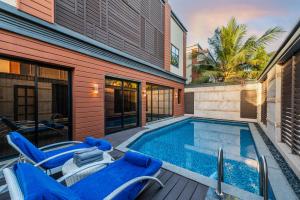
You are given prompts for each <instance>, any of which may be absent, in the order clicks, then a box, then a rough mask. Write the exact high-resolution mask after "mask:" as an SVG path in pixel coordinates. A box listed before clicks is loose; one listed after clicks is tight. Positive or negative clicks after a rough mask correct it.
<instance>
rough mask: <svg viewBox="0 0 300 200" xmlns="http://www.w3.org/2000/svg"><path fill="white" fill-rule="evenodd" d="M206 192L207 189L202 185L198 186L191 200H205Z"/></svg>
mask: <svg viewBox="0 0 300 200" xmlns="http://www.w3.org/2000/svg"><path fill="white" fill-rule="evenodd" d="M207 190H208V187H203V185H201V184H198V185H197V188H196V190H195V191H194V194H193V196H192V198H191V200H199V199H205V197H206V193H207Z"/></svg>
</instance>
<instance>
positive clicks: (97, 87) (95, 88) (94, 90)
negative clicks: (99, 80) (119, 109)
mask: <svg viewBox="0 0 300 200" xmlns="http://www.w3.org/2000/svg"><path fill="white" fill-rule="evenodd" d="M93 93H94V94H98V93H99V85H98V84H94V86H93Z"/></svg>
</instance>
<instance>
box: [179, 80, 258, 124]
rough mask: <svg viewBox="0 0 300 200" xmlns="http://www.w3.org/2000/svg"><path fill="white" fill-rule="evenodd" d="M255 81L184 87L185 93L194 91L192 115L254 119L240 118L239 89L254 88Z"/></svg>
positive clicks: (229, 118) (255, 88)
mask: <svg viewBox="0 0 300 200" xmlns="http://www.w3.org/2000/svg"><path fill="white" fill-rule="evenodd" d="M257 89H258V85H257V84H256V83H252V84H245V85H212V86H201V85H199V86H197V87H186V88H185V93H187V92H194V115H195V116H198V117H206V118H217V119H227V120H239V121H256V119H246V118H241V117H240V113H241V100H242V99H241V91H242V90H255V91H257Z"/></svg>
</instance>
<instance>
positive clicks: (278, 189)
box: [249, 122, 298, 200]
mask: <svg viewBox="0 0 300 200" xmlns="http://www.w3.org/2000/svg"><path fill="white" fill-rule="evenodd" d="M254 124H255V123H253V122H252V123H251V122H250V123H249V128H250V132H251V134H252V138H253V140H254V143H255V146H256V150H257V151H258V153H259V155H264V156H265V157H266V160H267V164H268V172H269V182H270V185H271V187H272V190H273V193H274V196H275V198H276V200H286V199H290V200H293V199H295V200H297V199H298V197H297V196H296V193H295V192H294V190H293V189H292V187H291V186H290V184H289V182H288V181H287V179H286V176H285V175H284V174H283V172H282V170H281V168H280V167H279V165H278V163H277V161H276V160H275V159H274V157H273V155H272V154H271V152H270V150H269V148H268V147H267V145H266V143H265V142H264V141H263V138H262V137H261V136H260V134H259V132H258V130H257V128H256V126H255V125H254ZM282 191H284V192H282ZM287 195H289V196H287Z"/></svg>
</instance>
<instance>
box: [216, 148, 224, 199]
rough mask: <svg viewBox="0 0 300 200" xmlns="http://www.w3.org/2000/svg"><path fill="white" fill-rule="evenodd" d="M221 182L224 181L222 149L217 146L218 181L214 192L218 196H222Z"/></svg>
mask: <svg viewBox="0 0 300 200" xmlns="http://www.w3.org/2000/svg"><path fill="white" fill-rule="evenodd" d="M222 182H224V168H223V149H222V148H219V151H218V183H217V189H216V194H217V195H218V196H223V192H222Z"/></svg>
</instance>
